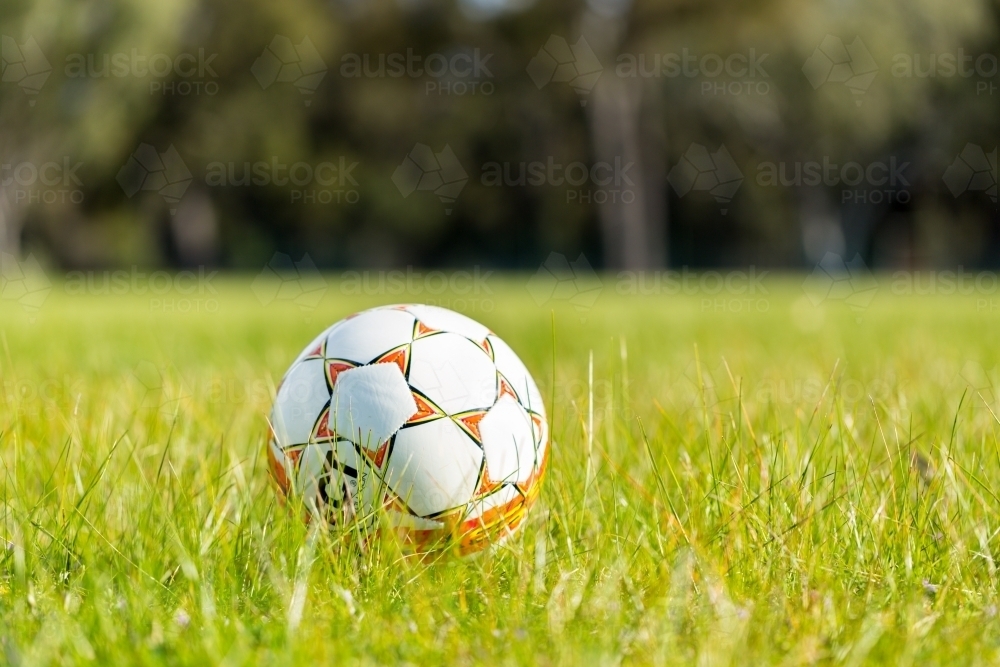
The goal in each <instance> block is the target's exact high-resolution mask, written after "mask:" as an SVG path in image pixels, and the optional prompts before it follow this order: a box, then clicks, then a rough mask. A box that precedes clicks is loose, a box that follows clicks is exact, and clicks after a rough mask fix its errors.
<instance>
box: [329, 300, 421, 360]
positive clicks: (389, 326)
mask: <svg viewBox="0 0 1000 667" xmlns="http://www.w3.org/2000/svg"><path fill="white" fill-rule="evenodd" d="M413 323H414V318H413V315H411V314H410V313H407V312H405V311H402V310H395V309H384V308H380V309H377V310H368V311H365V312H363V313H361V314H359V315H358V316H357V317H353V318H351V319H349V320H345V321H344V322H343V323H342V324H340V325H339V326H335V327H334V328H333V329H332V330H331V331H330V333H329V334H328V336H327V339H326V357H327V359H344V360H345V361H352V362H354V363H357V364H367V363H368V362H370V361H372V360H373V359H375V358H377V357H379V356H381V355H383V354H385V353H386V352H388V351H389V350H392V349H394V348H397V347H399V346H400V345H405V344H406V343H409V342H410V341H411V340H413Z"/></svg>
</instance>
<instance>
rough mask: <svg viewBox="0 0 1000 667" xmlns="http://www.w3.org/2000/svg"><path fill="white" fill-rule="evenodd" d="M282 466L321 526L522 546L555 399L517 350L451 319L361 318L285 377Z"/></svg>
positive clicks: (421, 544) (423, 311) (425, 313)
mask: <svg viewBox="0 0 1000 667" xmlns="http://www.w3.org/2000/svg"><path fill="white" fill-rule="evenodd" d="M270 426H271V437H270V441H269V443H268V448H267V451H268V460H269V462H270V469H271V473H272V476H273V477H274V479H275V481H276V482H277V484H278V487H279V489H280V491H281V493H282V495H283V497H285V498H290V499H297V500H298V501H301V503H302V504H303V505H304V507H305V508H306V510H307V516H309V517H313V516H315V517H320V518H322V519H325V520H327V521H330V522H332V523H335V524H337V523H341V522H351V523H350V525H352V526H354V525H358V526H360V527H361V528H362V529H364V530H365V531H366V532H370V531H371V530H372V529H375V530H378V529H385V528H388V529H389V530H391V531H392V532H394V533H395V534H396V535H397V536H398V537H399V538H400V541H401V543H402V544H403V545H404V548H406V549H407V550H412V551H429V550H433V549H436V548H441V547H445V546H448V547H457V548H458V550H459V551H460V552H461V553H471V552H474V551H478V550H480V549H483V548H485V547H487V546H489V545H490V544H495V543H498V542H500V541H502V540H503V539H505V538H506V537H507V536H509V535H510V534H511V533H512V532H513V531H514V530H515V529H516V528H517V527H518V526H519V525H520V524H521V522H522V521H523V519H524V516H525V513H526V512H527V510H528V508H529V507H530V506H531V505H532V504H533V503H534V501H535V499H536V498H537V497H538V493H539V489H540V485H541V480H542V477H543V476H544V474H545V466H546V462H547V460H548V424H547V422H546V420H545V408H544V406H543V405H542V397H541V394H540V393H539V392H538V388H537V387H536V386H535V382H534V380H532V378H531V374H530V373H528V370H527V369H526V368H525V367H524V364H523V363H521V360H520V359H519V358H518V357H517V355H516V354H515V353H514V351H513V350H512V349H511V348H510V347H509V346H508V345H507V344H506V343H504V342H503V341H502V340H501V339H500V338H499V337H498V336H497V335H496V334H494V333H492V332H491V331H490V330H489V329H487V328H486V327H485V326H483V325H482V324H479V323H478V322H476V321H474V320H471V319H469V318H468V317H465V316H464V315H460V314H458V313H455V312H453V311H450V310H447V309H445V308H438V307H435V306H424V305H401V306H387V307H382V308H374V309H372V310H366V311H364V312H361V313H358V314H355V315H351V316H350V317H347V318H345V319H343V320H341V321H340V322H337V323H336V324H334V325H333V326H332V327H330V328H329V329H327V330H326V331H324V332H323V333H322V334H320V335H319V337H317V338H316V340H314V341H313V342H312V343H310V344H309V345H308V346H307V347H306V349H305V350H304V351H303V352H302V354H300V355H299V357H298V358H297V359H296V360H295V362H294V363H293V364H292V365H291V367H290V368H289V369H288V372H287V373H285V377H284V379H283V380H282V382H281V385H280V386H279V388H278V394H277V397H276V398H275V401H274V407H273V409H272V411H271V419H270Z"/></svg>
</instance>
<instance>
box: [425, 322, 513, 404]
mask: <svg viewBox="0 0 1000 667" xmlns="http://www.w3.org/2000/svg"><path fill="white" fill-rule="evenodd" d="M411 350H412V359H411V361H410V384H411V385H413V386H414V387H415V388H416V389H418V390H419V391H420V392H421V393H423V394H425V395H426V396H427V397H428V398H430V399H431V400H432V401H433V402H434V403H435V404H436V405H437V406H438V407H440V408H441V409H442V410H444V411H445V412H446V413H448V414H450V415H453V414H457V413H460V412H468V411H470V410H475V409H485V408H488V407H490V406H491V405H493V403H494V401H495V400H496V395H497V377H496V368H495V367H494V365H493V362H492V360H491V359H490V358H489V356H487V354H486V352H485V351H483V349H482V348H480V347H479V346H478V345H476V344H475V343H473V342H472V341H470V340H468V339H467V338H465V337H463V336H459V335H458V334H453V333H440V334H434V335H433V336H427V337H426V338H420V339H417V340H415V341H413V345H412V346H411Z"/></svg>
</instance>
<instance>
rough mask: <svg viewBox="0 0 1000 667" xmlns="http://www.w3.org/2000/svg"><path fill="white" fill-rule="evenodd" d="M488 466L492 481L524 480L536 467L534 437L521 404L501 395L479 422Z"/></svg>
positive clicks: (511, 481)
mask: <svg viewBox="0 0 1000 667" xmlns="http://www.w3.org/2000/svg"><path fill="white" fill-rule="evenodd" d="M479 431H480V433H481V434H482V438H483V453H484V454H485V456H486V468H487V470H488V471H489V476H490V479H491V480H492V481H493V482H510V483H523V482H526V481H527V480H528V478H529V477H531V473H532V472H534V469H535V438H534V434H533V433H532V428H531V420H530V419H529V418H528V414H527V413H526V412H525V411H524V408H522V407H521V405H520V404H519V403H518V402H517V401H516V400H514V399H513V398H511V397H510V396H502V397H501V398H500V400H498V401H497V403H496V405H494V406H493V407H492V408H490V410H489V412H487V413H486V416H485V417H483V419H482V421H481V422H480V424H479Z"/></svg>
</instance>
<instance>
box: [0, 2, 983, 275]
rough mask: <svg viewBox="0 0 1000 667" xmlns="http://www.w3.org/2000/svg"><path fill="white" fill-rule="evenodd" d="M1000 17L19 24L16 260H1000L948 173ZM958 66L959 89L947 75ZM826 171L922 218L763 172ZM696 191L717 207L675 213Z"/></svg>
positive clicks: (876, 13) (105, 16)
mask: <svg viewBox="0 0 1000 667" xmlns="http://www.w3.org/2000/svg"><path fill="white" fill-rule="evenodd" d="M998 14H1000V9H998V5H997V3H996V2H995V1H994V2H988V1H987V0H959V1H958V2H956V3H950V4H941V3H935V2H931V1H930V0H921V1H919V2H916V3H914V2H902V0H891V1H890V2H886V3H880V4H875V5H872V4H870V3H862V2H856V1H851V0H849V1H848V2H843V1H838V2H820V3H806V2H800V1H797V0H768V1H767V2H758V3H740V2H735V1H734V0H715V1H713V2H707V3H704V2H703V3H697V2H691V1H690V0H634V1H633V0H589V1H588V2H587V3H584V4H581V3H578V2H566V1H565V0H552V1H546V2H539V3H538V4H533V3H532V2H531V0H459V2H458V3H457V4H453V3H446V2H443V1H442V0H375V1H372V2H360V1H359V0H340V1H336V0H335V1H331V2H319V1H317V0H289V1H288V2H284V3H269V2H264V1H263V0H243V1H241V2H235V1H233V0H202V1H198V0H157V1H155V2H149V1H148V0H146V1H140V0H20V1H15V2H6V3H4V4H3V6H2V7H0V34H2V35H3V36H4V38H3V66H4V70H3V76H2V82H0V155H2V165H3V170H4V171H3V174H2V180H0V183H2V189H0V243H2V244H3V248H4V251H5V252H11V253H13V254H19V253H24V252H26V251H29V250H30V251H33V252H35V253H36V254H38V255H40V256H45V257H47V260H46V261H48V262H49V263H52V264H57V265H60V266H66V267H70V266H74V267H75V266H98V265H112V264H121V263H131V262H136V263H142V264H171V263H175V264H200V263H218V264H222V265H226V266H233V267H251V268H257V267H260V266H262V265H263V264H264V263H265V262H266V261H268V259H269V258H270V257H271V255H272V254H273V253H274V252H275V251H276V250H281V251H285V252H290V253H292V254H293V255H301V254H302V253H304V252H308V253H309V254H310V255H311V256H312V257H313V258H314V259H315V260H316V262H317V263H318V264H319V265H321V266H351V265H366V266H376V265H398V264H407V263H412V264H424V265H427V264H434V265H457V264H467V263H472V262H477V263H483V264H489V265H496V266H504V267H534V266H537V263H538V262H539V261H540V260H541V259H542V258H544V257H545V256H547V255H548V253H549V252H551V251H553V250H556V251H559V252H563V253H565V254H568V255H573V256H575V255H576V254H577V253H579V252H581V251H582V252H585V253H586V254H587V255H588V256H589V257H591V258H592V260H593V261H594V262H595V263H596V264H601V265H604V266H607V267H629V268H652V267H656V266H661V265H663V264H665V263H673V264H692V265H712V264H726V263H737V264H746V263H751V262H752V263H757V264H768V265H778V266H800V265H802V264H803V263H807V262H814V261H817V260H818V258H819V257H822V255H823V254H824V253H825V252H828V251H833V252H838V253H840V254H845V255H852V256H853V254H854V253H855V252H860V253H862V255H864V256H865V257H866V259H867V260H868V261H869V262H874V263H875V264H877V265H906V266H915V267H916V266H931V265H935V264H946V263H959V262H967V263H980V264H984V263H997V262H998V261H1000V259H998V256H1000V251H998V246H1000V232H998V229H1000V222H998V220H997V217H996V216H997V214H996V206H995V202H993V201H992V200H991V199H990V198H989V196H988V195H987V194H985V192H984V193H981V194H982V196H976V195H971V196H958V197H956V196H955V194H954V192H953V191H952V189H949V185H948V183H946V182H945V181H943V180H942V174H943V172H944V169H945V168H946V167H948V165H949V164H951V163H952V161H953V160H954V159H956V156H958V155H959V154H960V153H961V152H962V151H963V149H964V148H965V146H966V144H973V145H975V146H978V147H980V148H982V149H983V152H984V155H988V154H989V152H990V151H991V150H994V149H995V147H996V145H997V141H998V137H1000V128H998V120H997V119H998V118H1000V115H998V114H997V113H996V112H997V100H1000V91H997V90H996V88H997V85H998V82H1000V79H998V77H997V74H996V67H995V63H996V55H997V53H998V52H1000V39H998V31H997V26H998ZM581 39H582V41H581ZM552 40H555V41H552ZM560 40H562V41H561V42H560ZM856 40H857V42H858V43H860V44H861V50H863V51H864V52H865V53H867V57H868V58H870V61H871V63H874V68H875V69H874V70H872V69H871V68H870V67H868V66H867V65H866V62H867V61H866V58H865V57H862V55H863V54H861V50H859V49H857V48H855V46H854V45H855V41H856ZM562 45H565V49H564V47H563V46H562ZM841 46H842V47H843V52H844V53H848V50H849V47H850V53H848V62H846V63H845V62H835V60H836V58H837V57H838V56H837V53H839V51H837V50H838V49H840V48H841ZM560 49H564V50H565V51H566V52H567V53H569V54H570V56H569V58H570V60H569V61H566V59H565V58H564V57H563V56H562V55H560ZM824 49H826V50H824ZM831 49H832V51H831ZM834 52H837V53H834ZM831 54H832V55H831ZM984 54H985V55H990V56H991V57H992V61H990V59H989V58H984V59H983V60H982V61H981V62H980V61H979V60H978V59H980V58H981V57H983V56H984ZM733 57H735V58H736V60H735V61H731V60H730V59H731V58H733ZM560 58H561V59H562V61H560V60H559V59H560ZM931 58H934V62H933V65H932V64H931V60H930V59H931ZM948 58H951V61H949V60H948ZM963 58H971V61H963V60H962V59H963ZM907 59H909V62H910V63H911V67H910V69H909V71H907V69H906V63H907ZM956 59H957V60H958V61H959V66H962V64H963V63H964V66H965V67H966V69H965V70H962V71H968V67H972V68H973V74H971V75H969V76H965V75H964V74H962V73H958V74H954V73H953V74H948V71H949V70H948V69H947V67H948V65H947V63H948V62H954V61H955V60H956ZM594 61H596V63H597V65H596V66H595V65H594ZM400 62H401V63H403V69H402V70H400V69H399V68H398V67H397V65H399V63H400ZM730 62H734V63H736V64H737V65H740V64H741V63H742V64H747V66H748V67H749V68H750V69H749V70H740V68H739V67H735V68H730V69H729V70H727V69H726V68H725V66H726V64H727V63H730ZM754 62H756V63H757V65H756V66H757V69H756V70H753V66H752V64H753V63H754ZM990 62H992V63H993V69H992V74H991V73H990V70H989V66H990ZM552 63H555V64H552ZM717 63H719V64H721V65H722V67H723V68H722V69H721V70H718V71H717V70H716V69H715V68H716V64H717ZM970 63H971V64H970ZM977 63H980V64H981V65H982V67H983V69H982V71H977V70H975V67H976V66H977ZM827 65H828V67H827V69H824V67H826V66H827ZM678 67H679V68H680V69H678ZM834 67H836V68H837V69H836V70H834V69H833V68H834ZM845 67H846V70H845ZM928 68H930V69H928ZM429 71H430V73H429ZM845 71H847V72H848V74H849V76H847V77H846V83H845V78H844V77H841V74H842V73H843V72H845ZM872 71H874V72H875V73H874V79H872V78H871V76H870V75H871V72H872ZM838 77H840V78H838ZM991 86H992V87H991ZM418 144H421V145H423V146H425V147H427V148H426V149H422V148H418ZM698 145H700V146H703V147H704V148H703V149H698V148H696V146H698ZM721 148H724V149H725V150H724V151H721ZM692 151H693V152H692ZM699 151H704V152H703V153H702V152H699ZM720 151H721V152H720ZM995 155H996V154H995V153H993V160H994V166H993V179H994V181H993V183H994V184H995V179H996V173H995V169H996V167H995V160H996V157H995ZM422 156H423V157H422ZM414 158H416V159H419V162H418V161H416V159H414ZM824 158H828V159H829V160H830V161H831V162H834V163H837V164H841V165H842V164H844V163H846V162H851V161H855V162H858V163H860V164H869V163H871V162H876V161H884V162H889V161H890V160H897V161H899V162H901V163H902V162H908V163H910V166H909V167H908V168H907V171H906V174H907V177H908V178H909V180H910V182H911V185H910V187H909V189H908V193H909V200H908V201H907V202H895V203H893V202H886V201H883V202H882V203H879V204H873V203H872V202H871V201H870V200H866V201H864V202H858V201H854V200H849V199H845V195H844V188H843V186H842V185H841V186H835V185H826V184H820V185H817V186H808V185H797V186H788V187H771V186H768V185H766V184H761V183H759V182H758V181H759V180H760V174H761V165H768V164H771V165H776V166H777V167H780V166H781V165H784V166H786V167H787V168H788V169H792V170H794V168H795V167H794V166H795V165H796V164H799V165H801V164H802V163H805V162H810V161H822V160H823V159H824ZM987 159H988V158H987ZM408 160H409V161H408ZM692 160H693V161H692ZM704 160H708V162H707V164H709V167H706V168H705V169H707V171H697V169H700V168H701V167H698V166H697V165H696V164H695V163H696V162H697V163H699V164H700V163H701V162H703V161H704ZM616 161H617V163H618V164H620V165H621V168H622V170H623V171H624V174H625V178H626V179H627V180H628V181H629V182H628V184H627V188H622V187H620V185H621V184H620V183H619V184H618V185H619V187H617V189H618V190H622V189H628V190H629V193H630V194H629V197H631V199H630V200H629V201H627V202H626V201H624V200H623V199H622V197H621V192H618V193H617V194H612V195H609V192H608V191H609V190H615V189H616V187H615V186H609V187H604V186H602V185H601V184H600V183H597V182H596V180H597V179H594V178H590V177H588V178H587V179H586V180H585V181H584V182H583V183H581V184H580V185H579V186H567V185H566V184H565V182H558V181H559V179H558V178H554V177H551V176H550V174H549V173H546V174H545V176H544V178H543V179H542V182H540V183H539V184H537V185H533V184H532V181H531V180H529V179H528V178H527V174H528V173H529V172H530V169H531V168H532V163H536V164H541V165H550V164H558V165H563V166H566V165H570V164H572V163H575V162H580V163H582V164H583V165H585V166H586V167H587V168H593V165H595V164H596V163H600V162H603V163H607V164H609V165H615V164H616ZM298 163H301V164H302V165H303V166H296V165H297V164H298ZM53 164H54V165H57V166H58V168H56V167H54V166H52V165H53ZM679 164H680V166H681V169H680V170H679V171H674V170H676V169H677V168H678V165H679ZM963 164H964V163H963ZM320 165H326V166H324V167H322V169H320ZM627 165H632V166H631V167H630V168H629V167H627ZM43 167H44V168H45V169H43ZM123 168H124V169H123ZM546 168H547V167H546ZM294 169H297V171H296V172H295V174H294V175H295V176H296V178H295V179H292V180H291V181H287V180H285V179H287V178H289V176H290V171H292V170H294ZM307 169H308V174H307V171H306V170H307ZM317 169H320V172H321V173H323V174H325V175H324V176H320V175H319V172H317V171H316V170H317ZM496 169H499V170H500V172H499V173H501V174H502V178H501V181H502V182H508V183H510V184H509V185H500V186H497V185H496V184H495V182H494V181H491V180H490V178H489V177H488V174H490V173H496ZM685 169H686V170H687V171H688V172H690V170H691V169H695V171H696V172H697V177H698V178H699V179H701V180H691V181H690V183H688V185H687V187H688V189H689V190H690V192H691V194H690V195H688V194H686V193H685V194H683V196H681V194H679V193H681V191H682V190H683V188H681V189H678V187H677V185H678V184H679V183H683V182H686V181H684V179H683V178H682V176H684V174H685V173H687V172H685ZM491 170H492V171H491ZM41 171H45V174H46V175H45V176H44V178H43V177H42V176H41V175H40V173H41ZM431 172H433V173H431ZM522 172H524V173H525V175H526V176H525V178H524V179H523V180H519V174H521V173H522ZM727 174H728V175H727ZM307 175H308V178H306V176H307ZM414 178H415V179H417V180H413V179H414ZM685 178H686V177H685ZM740 178H741V179H742V180H739V179H740ZM435 179H438V180H435ZM465 179H467V180H465ZM678 179H681V180H678ZM712 179H715V180H714V181H713V180H712ZM720 179H721V180H720ZM727 179H728V180H727ZM319 180H322V181H323V182H324V183H332V185H329V186H324V185H322V184H321V183H319ZM296 181H298V182H301V183H303V184H302V185H301V186H297V185H295V182H296ZM50 183H51V184H50ZM960 185H961V184H959V185H958V186H955V187H957V188H958V187H960ZM716 186H718V187H716ZM424 188H426V190H425V189H424ZM712 188H715V189H712ZM733 188H735V190H734V189H733ZM685 192H686V191H685ZM324 193H325V194H324ZM404 195H405V196H404ZM455 195H457V196H455ZM710 195H711V196H710ZM864 196H867V195H864ZM324 197H325V198H324ZM993 198H994V199H995V190H994V192H993ZM668 221H669V225H668ZM952 230H955V232H957V233H953V232H952Z"/></svg>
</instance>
